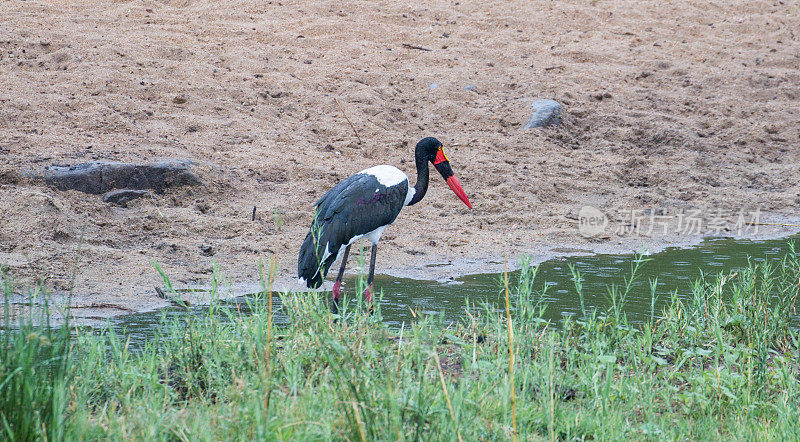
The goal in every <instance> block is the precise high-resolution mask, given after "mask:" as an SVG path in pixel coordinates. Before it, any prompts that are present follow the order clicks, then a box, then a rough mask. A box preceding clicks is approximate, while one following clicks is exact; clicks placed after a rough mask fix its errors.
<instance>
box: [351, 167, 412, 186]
mask: <svg viewBox="0 0 800 442" xmlns="http://www.w3.org/2000/svg"><path fill="white" fill-rule="evenodd" d="M359 173H366V174H369V175H372V176H374V177H375V178H376V179H377V180H378V182H379V183H381V184H382V185H384V186H386V187H392V186H396V185H398V184H400V183H402V182H403V181H408V176H406V174H404V173H403V171H402V170H400V169H398V168H396V167H394V166H388V165H385V164H384V165H381V166H373V167H370V168H369V169H364V170H362V171H361V172H359Z"/></svg>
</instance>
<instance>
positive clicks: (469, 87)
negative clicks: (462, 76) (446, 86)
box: [464, 84, 478, 92]
mask: <svg viewBox="0 0 800 442" xmlns="http://www.w3.org/2000/svg"><path fill="white" fill-rule="evenodd" d="M464 90H467V91H470V92H478V86H475V85H474V84H468V85H466V86H464Z"/></svg>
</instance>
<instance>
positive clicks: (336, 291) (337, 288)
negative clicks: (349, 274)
mask: <svg viewBox="0 0 800 442" xmlns="http://www.w3.org/2000/svg"><path fill="white" fill-rule="evenodd" d="M332 293H333V300H334V301H338V300H339V296H340V295H341V294H342V281H339V280H338V279H337V280H336V282H334V283H333V290H332Z"/></svg>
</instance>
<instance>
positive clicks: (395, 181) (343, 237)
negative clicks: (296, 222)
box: [297, 137, 472, 308]
mask: <svg viewBox="0 0 800 442" xmlns="http://www.w3.org/2000/svg"><path fill="white" fill-rule="evenodd" d="M414 158H415V160H416V166H417V183H416V184H415V185H414V187H411V185H410V184H409V181H408V176H407V175H406V174H405V173H403V172H402V171H401V170H400V169H398V168H396V167H394V166H387V165H381V166H374V167H370V168H369V169H364V170H362V171H361V172H358V173H357V174H355V175H353V176H351V177H349V178H347V179H345V180H344V181H341V182H340V183H339V184H337V185H335V186H334V187H333V188H332V189H331V190H329V191H328V192H327V193H326V194H325V195H323V196H322V198H320V199H319V201H317V202H316V203H315V204H314V205H315V206H316V211H315V215H314V220H313V222H312V223H311V229H310V230H309V232H308V235H306V239H305V241H303V245H302V247H300V256H299V257H298V259H297V275H298V277H299V278H300V283H305V284H306V286H307V287H309V288H314V289H316V288H319V287H320V286H321V285H322V281H323V280H324V279H325V276H326V275H327V274H328V269H330V267H331V265H333V263H334V262H335V261H336V260H337V259H338V258H339V256H340V255H341V257H342V266H341V267H340V268H339V274H338V275H337V276H336V282H335V283H334V284H333V301H334V308H336V305H337V304H338V301H339V295H340V294H341V284H342V276H343V275H344V268H345V265H346V264H347V256H348V255H349V254H350V245H351V244H353V243H354V242H356V241H358V240H359V239H361V238H367V239H369V240H370V242H372V251H371V256H370V261H369V277H368V279H367V290H366V292H365V297H366V300H367V302H372V280H373V277H374V275H375V255H376V254H377V252H378V241H380V239H381V235H382V234H383V231H384V230H386V228H387V227H389V224H391V223H393V222H394V220H395V218H397V215H398V214H399V213H400V210H401V209H402V208H403V206H411V205H413V204H416V203H418V202H419V201H420V200H422V198H423V197H424V196H425V193H426V192H427V191H428V178H429V171H428V162H431V163H433V166H434V167H435V168H436V170H438V171H439V173H440V174H441V175H442V178H444V179H445V181H446V182H447V185H448V186H450V189H452V190H453V192H454V193H455V194H456V195H457V196H458V197H459V198H460V199H461V201H463V202H464V204H466V205H467V207H469V208H470V209H471V208H472V204H470V202H469V199H468V198H467V195H466V194H465V193H464V189H462V188H461V183H459V182H458V179H457V178H456V177H455V175H453V169H451V168H450V162H449V160H448V159H447V157H446V156H445V154H444V151H443V150H442V143H441V142H439V140H437V139H436V138H433V137H427V138H423V139H422V140H420V142H419V143H417V147H416V149H415V151H414ZM342 246H344V248H343V247H342Z"/></svg>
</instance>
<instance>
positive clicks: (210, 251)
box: [200, 244, 214, 256]
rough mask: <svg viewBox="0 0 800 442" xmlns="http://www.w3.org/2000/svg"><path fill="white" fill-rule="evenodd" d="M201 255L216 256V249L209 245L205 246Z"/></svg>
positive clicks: (202, 246) (202, 247)
mask: <svg viewBox="0 0 800 442" xmlns="http://www.w3.org/2000/svg"><path fill="white" fill-rule="evenodd" d="M200 254H201V255H203V256H214V248H213V247H211V246H209V245H207V244H203V245H201V246H200Z"/></svg>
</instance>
